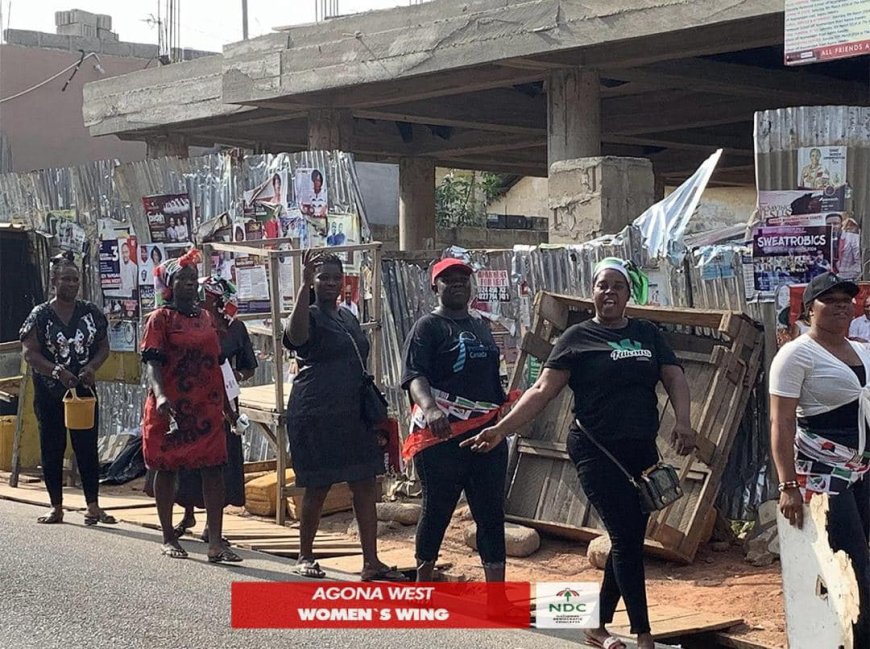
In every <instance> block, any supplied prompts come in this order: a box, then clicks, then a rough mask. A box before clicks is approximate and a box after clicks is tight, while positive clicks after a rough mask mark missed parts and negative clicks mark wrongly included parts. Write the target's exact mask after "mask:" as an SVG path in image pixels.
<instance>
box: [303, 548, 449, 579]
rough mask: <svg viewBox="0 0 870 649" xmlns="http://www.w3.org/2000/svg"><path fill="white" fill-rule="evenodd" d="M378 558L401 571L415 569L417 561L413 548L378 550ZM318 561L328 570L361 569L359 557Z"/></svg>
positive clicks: (438, 565)
mask: <svg viewBox="0 0 870 649" xmlns="http://www.w3.org/2000/svg"><path fill="white" fill-rule="evenodd" d="M378 558H379V559H380V560H381V561H383V562H384V563H385V564H387V565H388V566H390V567H391V568H393V567H395V569H396V570H399V571H401V572H409V571H411V570H416V569H417V561H416V559H414V550H413V549H411V548H407V549H406V548H396V549H395V550H387V551H386V552H379V553H378ZM319 563H320V567H321V568H323V569H324V570H329V571H330V572H332V571H334V572H345V573H357V574H358V573H359V571H360V570H362V558H361V557H353V556H347V557H336V558H335V559H324V560H323V561H320V562H319ZM446 565H447V564H445V563H444V562H439V563H436V564H435V567H436V568H438V567H442V568H443V567H444V566H446Z"/></svg>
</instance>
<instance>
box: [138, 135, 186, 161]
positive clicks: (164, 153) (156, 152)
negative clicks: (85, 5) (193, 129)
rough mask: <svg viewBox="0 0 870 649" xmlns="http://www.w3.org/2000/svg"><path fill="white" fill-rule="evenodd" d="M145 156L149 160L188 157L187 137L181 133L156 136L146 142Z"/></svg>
mask: <svg viewBox="0 0 870 649" xmlns="http://www.w3.org/2000/svg"><path fill="white" fill-rule="evenodd" d="M145 146H146V149H145V155H146V157H148V158H167V157H178V158H186V157H187V156H188V143H187V136H186V135H182V134H181V133H170V134H167V135H155V136H154V137H151V138H148V139H146V140H145Z"/></svg>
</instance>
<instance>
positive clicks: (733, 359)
mask: <svg viewBox="0 0 870 649" xmlns="http://www.w3.org/2000/svg"><path fill="white" fill-rule="evenodd" d="M535 309H536V317H535V321H534V324H533V327H532V329H531V330H530V331H528V332H527V333H526V335H525V336H524V337H523V341H522V344H521V354H520V358H519V359H518V360H517V364H516V366H515V368H514V373H513V377H512V379H511V389H516V388H518V387H519V384H520V381H521V380H522V377H523V376H524V374H525V371H526V363H527V361H528V360H529V357H530V356H531V357H534V358H537V359H539V360H540V361H542V362H543V361H544V360H546V359H547V357H548V356H549V354H550V351H551V350H552V347H553V344H552V341H554V340H555V338H557V337H558V336H559V335H560V334H561V333H562V332H563V331H565V329H567V328H568V327H569V326H571V325H573V324H576V323H578V322H582V321H583V320H586V319H588V318H590V317H592V315H594V306H593V304H592V302H591V301H589V300H583V299H579V298H575V297H568V296H563V295H555V294H552V293H547V292H541V293H538V295H537V298H536V301H535ZM626 313H627V315H629V316H632V317H638V318H644V319H647V320H650V321H652V322H654V323H656V324H658V325H665V326H666V327H667V328H668V330H667V331H665V332H664V334H665V337H666V338H667V339H668V340H669V342H670V343H671V345H672V347H673V348H674V351H675V352H676V354H677V357H678V358H679V359H680V361H681V363H682V364H683V368H684V370H685V372H686V375H687V378H688V380H689V385H690V388H691V393H692V427H693V428H694V429H695V430H696V431H698V448H697V449H696V451H694V452H693V453H692V454H691V455H689V456H687V457H680V456H677V455H676V453H675V452H674V451H673V450H672V449H671V448H670V446H669V445H667V444H660V445H659V447H660V452H661V454H662V456H663V458H664V459H665V461H667V462H669V463H670V464H672V465H674V466H676V467H677V468H678V471H679V472H680V477H681V482H682V486H683V491H684V494H685V495H684V496H683V497H682V498H681V499H680V500H678V501H677V502H675V503H673V504H672V505H671V506H670V507H668V508H666V509H664V510H662V511H660V512H656V513H655V514H654V515H653V516H651V517H650V522H649V525H648V527H647V532H646V547H647V550H648V551H649V552H651V553H652V554H655V555H658V556H661V557H664V558H666V559H670V560H674V561H679V562H682V563H690V562H691V561H692V560H693V559H694V557H695V553H696V552H697V549H698V546H699V545H700V544H701V543H702V542H704V541H705V540H706V538H705V537H707V536H708V535H709V533H710V532H711V531H712V525H713V523H714V522H715V509H714V502H715V499H716V496H717V494H718V492H719V485H720V483H721V479H722V475H723V473H724V471H725V467H726V466H727V463H728V456H729V454H730V453H731V448H732V446H733V443H734V439H735V437H736V435H737V430H738V429H739V426H740V421H741V419H742V418H743V414H744V411H745V409H746V403H747V401H748V398H749V394H750V392H751V391H752V388H753V386H754V385H755V381H756V377H757V375H758V372H759V369H760V367H761V363H762V359H763V354H764V345H763V343H762V340H763V331H762V330H761V328H760V326H759V325H757V324H756V323H755V322H753V321H752V320H751V319H750V318H749V317H747V316H745V315H743V314H740V313H734V312H731V311H713V310H704V309H685V308H653V307H633V306H630V307H628V308H627V309H626ZM662 392H663V390H662ZM659 402H660V403H664V399H660V400H659ZM572 417H573V399H572V395H571V392H570V390H568V389H566V390H563V391H562V394H561V395H560V396H559V397H557V398H556V399H554V400H553V401H552V402H551V403H550V404H549V405H548V406H547V408H546V409H545V410H544V411H543V412H542V413H541V415H540V416H538V417H537V418H536V419H535V421H534V422H532V423H531V424H529V425H528V426H527V428H526V429H525V430H523V431H520V434H521V437H520V439H519V440H518V442H517V446H516V453H515V454H514V457H513V458H512V462H511V468H510V471H509V478H510V484H509V488H508V494H507V500H506V506H505V511H506V514H507V518H508V520H510V521H513V522H516V523H522V524H524V525H530V526H533V527H537V528H538V529H542V530H544V531H547V532H550V533H552V534H556V535H560V536H563V537H567V538H571V539H577V540H581V541H590V540H592V539H593V538H595V537H596V536H599V535H601V534H603V533H604V531H603V525H602V524H601V520H600V519H599V517H598V515H597V514H596V513H595V511H594V509H593V508H592V507H591V506H590V505H589V503H588V502H587V501H586V497H585V495H584V494H583V492H582V490H581V489H580V485H579V483H578V481H577V474H576V469H575V467H574V464H573V463H572V462H571V461H570V459H569V457H568V453H567V448H566V443H565V442H566V437H567V434H568V428H569V426H570V422H571V419H572ZM673 424H674V419H673V414H672V413H671V409H670V408H668V407H667V406H666V407H665V412H664V415H663V420H662V423H661V431H660V432H661V434H662V435H666V434H668V432H669V431H670V430H671V429H672V428H673Z"/></svg>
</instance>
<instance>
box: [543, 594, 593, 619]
mask: <svg viewBox="0 0 870 649" xmlns="http://www.w3.org/2000/svg"><path fill="white" fill-rule="evenodd" d="M556 597H564V598H565V601H564V602H551V603H549V604H547V610H548V611H550V613H588V612H589V611H588V606H587V605H586V604H585V603H584V602H582V601H580V593H578V592H577V591H576V590H573V589H571V588H564V589H562V590H560V591H559V592H558V593H556ZM572 597H573V598H574V602H573V603H572V602H571V598H572Z"/></svg>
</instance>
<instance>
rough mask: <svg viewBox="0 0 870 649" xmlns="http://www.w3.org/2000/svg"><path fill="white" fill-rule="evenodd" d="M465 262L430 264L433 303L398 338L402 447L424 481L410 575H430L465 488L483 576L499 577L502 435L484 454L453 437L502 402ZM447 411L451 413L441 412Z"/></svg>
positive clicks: (481, 422) (486, 418)
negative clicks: (405, 418)
mask: <svg viewBox="0 0 870 649" xmlns="http://www.w3.org/2000/svg"><path fill="white" fill-rule="evenodd" d="M471 274H472V269H471V267H470V266H468V265H467V264H465V263H464V262H462V261H460V260H458V259H444V260H442V261H440V262H438V263H437V264H435V266H434V268H433V269H432V288H433V290H434V291H435V292H436V293H437V294H438V306H437V307H436V309H435V310H434V311H433V312H432V313H430V314H429V315H425V316H423V317H422V318H420V319H419V320H418V321H417V322H416V323H415V324H414V327H413V329H412V330H411V332H410V333H409V334H408V338H407V340H406V341H405V350H404V371H403V375H402V387H403V388H405V389H407V390H408V392H409V393H410V396H411V400H412V401H413V403H414V407H413V411H412V415H411V417H412V430H411V434H410V435H409V437H408V440H407V441H406V443H405V448H404V449H403V454H404V456H405V458H406V459H410V458H412V457H413V459H414V465H415V467H416V469H417V473H418V475H419V476H420V481H421V482H422V484H423V513H422V516H421V517H420V522H419V524H418V525H417V541H416V557H417V580H418V581H432V577H433V572H434V568H435V561H436V559H437V558H438V551H439V550H440V548H441V542H442V540H443V539H444V532H445V531H446V529H447V525H448V524H449V523H450V518H451V516H452V515H453V511H454V509H455V508H456V503H457V502H458V500H459V495H460V494H461V493H462V491H463V489H464V490H465V495H466V497H467V498H468V505H469V507H470V509H471V515H472V516H473V517H474V521H475V523H477V547H478V551H479V552H480V558H481V561H482V563H483V570H484V574H485V575H486V579H487V581H504V576H505V541H504V491H505V474H506V470H507V457H508V450H507V443H502V444H500V445H499V446H498V448H496V449H494V450H493V451H492V452H491V453H487V454H485V455H482V454H477V453H474V452H472V451H471V450H470V449H467V448H462V447H461V446H460V443H461V442H462V441H463V440H466V439H469V438H470V437H473V436H474V435H476V434H477V433H478V432H479V431H480V430H481V428H483V427H484V426H486V425H487V424H488V423H491V422H492V421H493V419H494V418H495V416H496V415H497V414H498V412H499V410H500V407H501V406H502V404H503V403H504V402H505V393H504V389H503V388H502V384H501V378H500V376H499V350H498V348H497V347H496V345H495V341H494V340H493V337H492V334H491V333H490V331H489V327H488V326H487V325H486V323H485V322H484V321H483V320H482V319H481V318H479V317H472V315H471V314H470V313H469V310H468V303H469V301H470V300H471ZM448 413H450V414H448Z"/></svg>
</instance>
